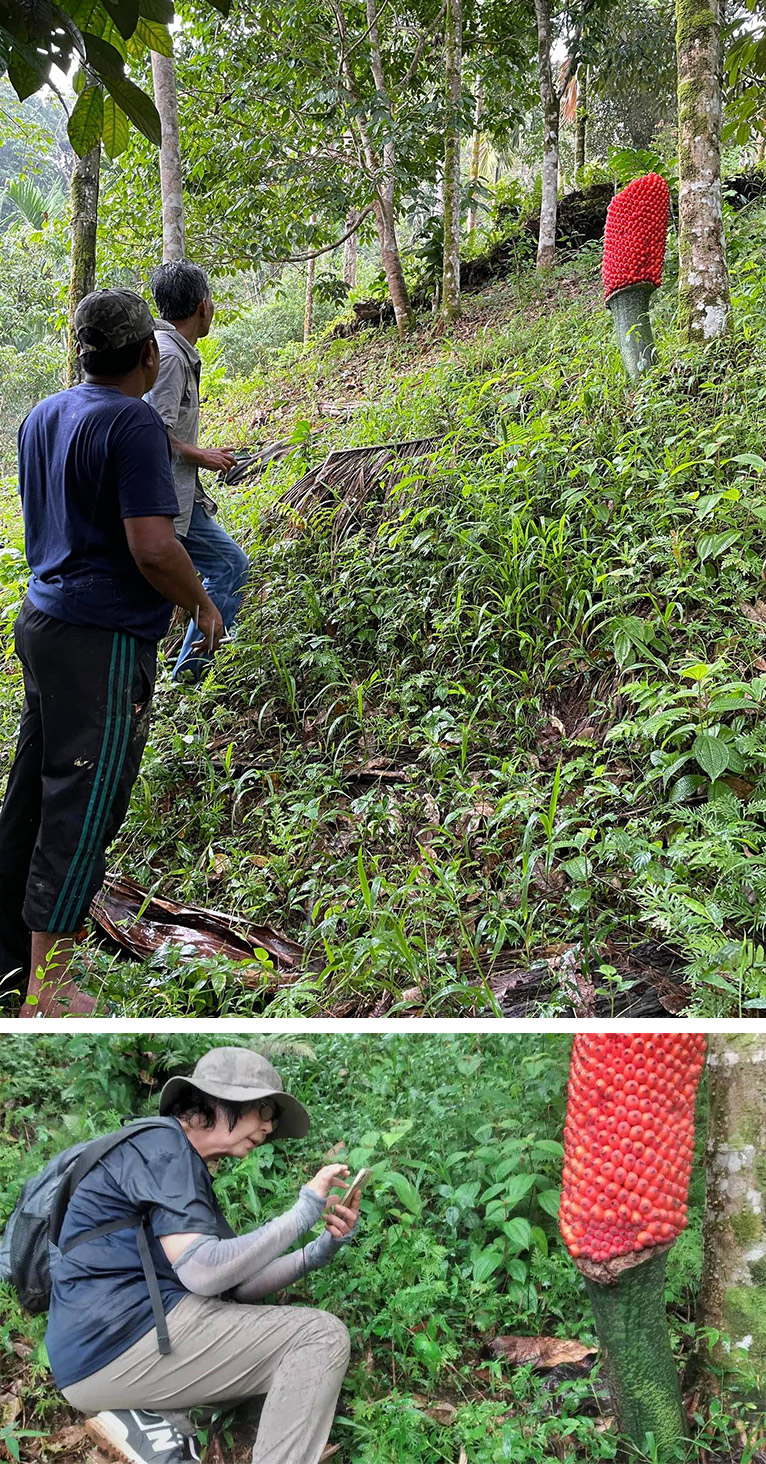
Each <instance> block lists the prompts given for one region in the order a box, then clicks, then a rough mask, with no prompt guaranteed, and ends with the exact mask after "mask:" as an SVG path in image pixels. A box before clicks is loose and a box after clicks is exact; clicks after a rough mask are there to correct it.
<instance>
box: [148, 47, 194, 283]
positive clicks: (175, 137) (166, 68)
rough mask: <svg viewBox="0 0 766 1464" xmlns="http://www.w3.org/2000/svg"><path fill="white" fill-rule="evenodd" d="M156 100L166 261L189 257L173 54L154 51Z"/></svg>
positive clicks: (153, 70) (153, 73)
mask: <svg viewBox="0 0 766 1464" xmlns="http://www.w3.org/2000/svg"><path fill="white" fill-rule="evenodd" d="M152 80H153V82H154V102H155V106H156V108H157V111H158V112H159V115H160V121H161V124H162V143H161V145H160V190H161V193H162V258H163V261H164V262H167V261H169V260H176V259H185V258H186V223H185V219H184V193H183V170H182V165H181V138H180V134H179V130H178V99H177V97H176V76H175V66H174V64H173V57H172V55H171V56H163V55H161V54H160V52H159V51H152Z"/></svg>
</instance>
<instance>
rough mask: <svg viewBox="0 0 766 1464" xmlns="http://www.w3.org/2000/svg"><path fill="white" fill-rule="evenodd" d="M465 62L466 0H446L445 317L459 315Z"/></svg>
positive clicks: (443, 283) (443, 295) (443, 289)
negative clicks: (464, 26) (461, 161)
mask: <svg viewBox="0 0 766 1464" xmlns="http://www.w3.org/2000/svg"><path fill="white" fill-rule="evenodd" d="M462 62H463V0H447V16H446V26H445V45H444V67H445V73H446V96H445V101H446V119H445V127H444V262H443V267H442V317H443V319H444V320H457V319H458V318H459V316H460V100H461V93H462Z"/></svg>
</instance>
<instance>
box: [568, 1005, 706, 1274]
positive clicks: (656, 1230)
mask: <svg viewBox="0 0 766 1464" xmlns="http://www.w3.org/2000/svg"><path fill="white" fill-rule="evenodd" d="M651 1040H652V1052H651V1054H649V1055H648V1056H647V1054H646V1051H645V1048H646V1039H645V1038H643V1037H638V1036H634V1035H633V1034H632V1033H628V1034H625V1035H623V1034H620V1033H614V1034H612V1033H606V1032H597V1033H581V1034H578V1035H577V1036H576V1037H575V1040H574V1047H573V1049H572V1062H571V1066H570V1070H569V1096H568V1104H567V1120H566V1128H565V1132H564V1185H563V1189H562V1194H561V1211H560V1227H561V1232H562V1235H563V1237H564V1241H565V1243H566V1244H567V1246H568V1247H569V1250H570V1253H571V1254H572V1255H573V1256H576V1257H580V1258H581V1259H583V1260H590V1261H598V1260H601V1259H603V1258H604V1256H608V1257H609V1258H610V1259H613V1258H616V1257H618V1256H626V1255H630V1254H632V1253H633V1252H635V1251H641V1250H643V1249H645V1248H647V1247H648V1246H650V1245H657V1244H668V1243H669V1242H670V1241H673V1240H675V1239H676V1236H678V1235H680V1233H681V1231H682V1230H683V1229H684V1227H685V1225H686V1196H687V1192H688V1188H689V1175H690V1172H691V1164H692V1155H693V1147H692V1144H691V1137H692V1133H693V1122H694V1099H695V1094H696V1090H697V1084H698V1082H699V1078H700V1074H701V1072H702V1068H703V1066H704V1062H705V1037H704V1034H703V1033H701V1032H693V1033H688V1034H686V1033H685V1034H683V1035H677V1034H676V1033H674V1032H669V1033H657V1034H656V1035H655V1036H653V1037H652V1039H651ZM639 1044H640V1045H639ZM637 1066H640V1067H641V1071H642V1082H645V1086H646V1088H647V1090H648V1091H647V1109H646V1111H645V1113H644V1115H643V1120H642V1122H641V1123H638V1124H632V1125H630V1126H629V1129H628V1132H627V1133H625V1134H623V1135H620V1134H618V1132H617V1131H616V1130H614V1129H609V1128H607V1127H606V1126H605V1124H604V1111H603V1106H602V1107H599V1105H598V1104H596V1103H594V1093H595V1092H596V1084H597V1082H599V1081H600V1080H602V1078H603V1074H604V1073H605V1072H607V1071H608V1072H609V1073H610V1074H612V1075H613V1077H614V1081H615V1083H617V1084H618V1085H619V1084H620V1083H621V1081H622V1079H624V1078H625V1073H626V1069H627V1068H628V1067H631V1068H633V1069H635V1068H636V1067H637ZM660 1073H661V1075H660ZM626 1081H627V1082H630V1081H633V1080H632V1079H630V1078H628V1079H626ZM622 1087H623V1088H624V1083H622ZM621 1126H622V1125H620V1126H618V1127H621ZM642 1131H643V1137H642ZM657 1135H661V1148H662V1167H661V1169H659V1171H658V1173H657V1174H655V1175H653V1176H652V1179H651V1183H650V1184H649V1183H647V1181H646V1179H645V1178H643V1177H642V1175H641V1172H640V1166H642V1165H643V1168H644V1172H645V1169H646V1161H645V1159H644V1157H643V1156H644V1153H645V1150H646V1147H647V1145H651V1144H652V1143H654V1144H655V1145H656V1144H657V1138H656V1136H657ZM615 1185H617V1186H618V1187H619V1188H618V1192H617V1195H616V1196H615V1194H614V1186H615ZM623 1191H624V1194H623ZM647 1237H649V1238H647Z"/></svg>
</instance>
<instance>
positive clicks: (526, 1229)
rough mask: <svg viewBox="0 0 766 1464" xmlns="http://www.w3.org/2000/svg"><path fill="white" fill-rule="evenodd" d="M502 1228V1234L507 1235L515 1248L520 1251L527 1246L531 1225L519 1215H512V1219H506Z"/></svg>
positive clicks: (530, 1237)
mask: <svg viewBox="0 0 766 1464" xmlns="http://www.w3.org/2000/svg"><path fill="white" fill-rule="evenodd" d="M502 1230H503V1235H505V1236H507V1238H508V1240H509V1242H510V1244H511V1245H512V1246H513V1247H514V1249H515V1250H517V1251H521V1250H526V1249H527V1248H528V1246H529V1244H530V1241H531V1239H532V1226H531V1225H530V1223H529V1221H528V1220H524V1219H523V1218H522V1216H521V1215H514V1217H513V1219H512V1220H506V1222H505V1224H504V1225H503V1227H502Z"/></svg>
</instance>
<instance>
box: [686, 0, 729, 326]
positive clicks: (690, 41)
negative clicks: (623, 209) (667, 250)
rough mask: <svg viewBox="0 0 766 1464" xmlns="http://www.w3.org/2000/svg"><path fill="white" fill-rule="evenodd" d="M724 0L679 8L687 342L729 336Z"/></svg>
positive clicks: (689, 0)
mask: <svg viewBox="0 0 766 1464" xmlns="http://www.w3.org/2000/svg"><path fill="white" fill-rule="evenodd" d="M722 3H723V0H710V4H709V5H708V6H707V7H706V8H705V9H702V10H700V9H699V7H697V6H695V5H693V4H692V0H676V23H677V29H676V48H677V59H678V248H679V279H678V293H679V310H680V315H681V320H682V323H683V325H684V326H685V328H686V331H687V333H688V335H689V338H690V339H691V340H700V341H709V340H714V339H716V338H717V337H719V336H723V335H725V334H726V332H727V330H728V328H729V322H730V317H731V301H730V297H729V277H728V272H727V269H726V249H725V243H724V232H723V212H722V207H721V73H722V67H723V42H722V37H721V29H722V16H721V6H722Z"/></svg>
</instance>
